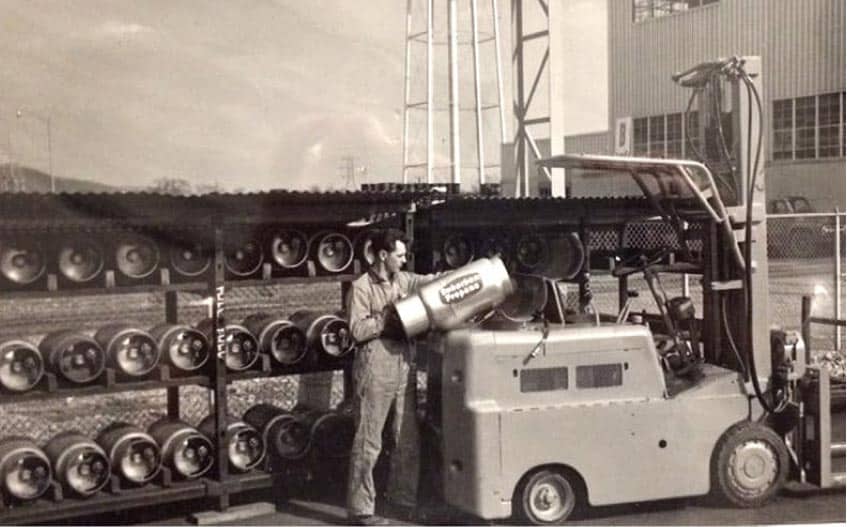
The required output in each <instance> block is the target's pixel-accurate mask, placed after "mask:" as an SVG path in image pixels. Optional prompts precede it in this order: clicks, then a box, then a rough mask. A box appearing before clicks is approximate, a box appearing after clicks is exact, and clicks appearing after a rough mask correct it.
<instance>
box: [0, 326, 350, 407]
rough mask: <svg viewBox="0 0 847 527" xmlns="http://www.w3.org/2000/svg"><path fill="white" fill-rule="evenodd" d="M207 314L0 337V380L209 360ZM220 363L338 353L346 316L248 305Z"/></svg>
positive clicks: (242, 365)
mask: <svg viewBox="0 0 847 527" xmlns="http://www.w3.org/2000/svg"><path fill="white" fill-rule="evenodd" d="M213 332H214V328H213V322H212V319H210V318H209V319H204V320H202V321H200V322H199V323H198V324H196V325H195V326H194V327H191V326H188V325H184V324H167V323H165V324H159V325H157V326H155V327H154V328H152V329H151V330H149V331H145V330H144V329H141V328H138V327H135V326H132V325H129V324H125V323H112V324H107V325H105V326H103V327H101V328H100V329H98V330H97V331H96V332H95V334H94V336H93V337H89V336H88V335H86V334H85V333H82V332H80V331H75V330H59V331H54V332H51V333H49V334H47V335H46V336H45V337H44V338H43V339H42V340H41V341H40V342H39V344H38V346H35V345H34V344H32V343H31V342H28V341H26V340H21V339H6V340H0V386H2V388H4V389H5V390H7V391H10V392H23V391H27V390H30V389H32V388H34V387H35V386H36V385H37V384H38V383H39V382H40V380H41V379H42V377H43V376H44V372H45V370H46V371H50V372H52V373H53V374H55V375H56V376H57V377H58V378H60V379H61V380H63V381H67V382H69V383H72V384H86V383H90V382H93V381H95V380H96V379H98V378H99V377H100V376H101V375H102V374H103V372H104V371H105V369H106V368H107V367H111V368H114V370H115V372H116V373H117V374H118V375H120V376H122V377H129V378H138V377H143V376H145V375H147V374H149V373H150V372H152V371H153V370H154V369H155V368H156V367H157V366H158V365H159V364H160V363H166V364H168V365H170V366H171V367H172V368H174V370H175V372H177V373H179V372H196V371H198V370H199V369H200V368H202V367H203V366H204V365H205V364H206V363H207V362H208V360H209V357H210V355H211V350H212V347H213V346H212V345H213V344H214V342H215V337H214V335H213ZM225 338H226V355H225V363H226V367H227V369H228V370H230V371H234V372H238V371H244V370H247V369H250V368H252V367H254V366H255V365H256V364H257V363H258V362H259V360H260V356H261V355H262V354H267V355H268V356H270V357H271V360H272V362H273V363H275V364H278V365H280V366H291V365H294V364H297V363H299V362H301V361H303V360H304V359H306V358H307V357H308V356H309V353H312V354H313V355H314V356H316V357H320V356H328V357H333V358H338V357H342V356H345V355H346V354H348V353H349V352H350V351H351V350H352V349H353V340H352V338H351V335H350V331H349V329H348V325H347V322H346V320H344V319H343V318H341V317H340V316H338V315H336V314H328V313H320V312H314V311H299V312H296V313H294V314H293V315H291V316H290V317H289V318H287V319H286V318H282V317H279V316H275V315H270V314H266V313H255V314H252V315H250V316H248V317H247V318H245V319H244V320H243V321H242V323H241V324H227V326H226V331H225Z"/></svg>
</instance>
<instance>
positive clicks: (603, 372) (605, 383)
mask: <svg viewBox="0 0 847 527" xmlns="http://www.w3.org/2000/svg"><path fill="white" fill-rule="evenodd" d="M622 384H623V367H622V366H621V365H620V364H594V365H591V366H577V368H576V387H577V388H608V387H609V386H620V385H622Z"/></svg>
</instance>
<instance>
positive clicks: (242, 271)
mask: <svg viewBox="0 0 847 527" xmlns="http://www.w3.org/2000/svg"><path fill="white" fill-rule="evenodd" d="M264 261H265V254H264V252H263V251H262V244H261V242H260V240H259V239H258V238H256V237H253V236H252V235H249V234H244V233H232V238H227V241H226V243H225V244H224V265H225V266H226V269H227V270H228V271H229V272H230V273H232V274H233V275H234V276H238V277H245V276H250V275H252V274H253V273H255V272H256V271H258V270H259V269H260V268H261V267H262V263H263V262H264Z"/></svg>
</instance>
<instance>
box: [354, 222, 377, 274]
mask: <svg viewBox="0 0 847 527" xmlns="http://www.w3.org/2000/svg"><path fill="white" fill-rule="evenodd" d="M372 234H373V231H370V230H366V231H362V232H361V233H359V235H358V236H356V239H355V240H354V241H353V249H354V250H355V254H356V257H357V258H359V259H360V260H362V261H363V262H365V264H366V265H368V266H370V265H373V263H374V262H376V254H375V253H374V250H373V240H372V239H371V235H372Z"/></svg>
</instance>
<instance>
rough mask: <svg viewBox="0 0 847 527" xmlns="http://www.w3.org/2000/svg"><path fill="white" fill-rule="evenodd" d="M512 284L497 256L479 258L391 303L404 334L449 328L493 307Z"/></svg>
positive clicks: (508, 292)
mask: <svg viewBox="0 0 847 527" xmlns="http://www.w3.org/2000/svg"><path fill="white" fill-rule="evenodd" d="M513 288H514V286H513V284H512V281H511V280H510V279H509V273H508V272H507V271H506V267H505V266H504V265H503V261H502V260H500V258H496V257H495V258H483V259H480V260H476V261H474V262H472V263H470V264H468V265H466V266H464V267H462V268H460V269H457V270H455V271H453V272H450V273H447V274H445V275H442V276H440V277H438V278H437V279H436V280H434V281H432V282H430V283H428V284H426V285H425V286H423V287H421V288H420V290H419V291H418V292H417V294H414V295H412V296H410V297H407V298H404V299H403V300H400V301H398V302H397V303H395V304H394V307H395V309H396V310H397V315H398V316H399V317H400V322H401V323H402V324H403V329H404V330H405V331H406V335H407V336H408V337H415V336H417V335H420V334H422V333H425V332H426V331H428V330H429V329H430V328H434V329H440V330H445V331H446V330H449V329H453V328H456V327H458V326H460V325H462V324H464V323H465V322H466V321H467V320H468V319H470V318H471V317H473V316H474V315H478V314H480V313H483V312H485V311H488V310H490V309H493V308H495V307H497V306H498V305H499V304H500V303H502V302H503V300H505V299H506V297H507V296H508V295H509V294H511V293H512V290H513Z"/></svg>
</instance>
